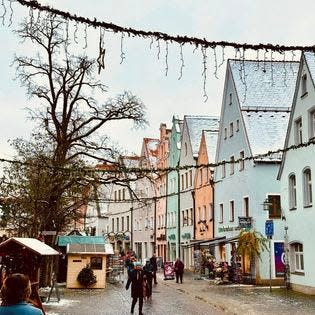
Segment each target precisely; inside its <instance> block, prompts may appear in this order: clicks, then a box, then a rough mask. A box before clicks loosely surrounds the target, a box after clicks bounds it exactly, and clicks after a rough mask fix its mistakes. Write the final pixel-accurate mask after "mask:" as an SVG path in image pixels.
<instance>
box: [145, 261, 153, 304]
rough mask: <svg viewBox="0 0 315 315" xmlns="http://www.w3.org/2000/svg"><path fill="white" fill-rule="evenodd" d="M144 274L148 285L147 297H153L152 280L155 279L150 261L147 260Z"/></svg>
mask: <svg viewBox="0 0 315 315" xmlns="http://www.w3.org/2000/svg"><path fill="white" fill-rule="evenodd" d="M143 275H144V278H145V282H146V284H147V286H146V296H145V297H147V298H151V296H152V280H153V271H152V267H151V264H150V261H148V260H147V261H146V263H145V265H144V267H143Z"/></svg>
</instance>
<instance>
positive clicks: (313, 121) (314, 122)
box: [309, 110, 315, 138]
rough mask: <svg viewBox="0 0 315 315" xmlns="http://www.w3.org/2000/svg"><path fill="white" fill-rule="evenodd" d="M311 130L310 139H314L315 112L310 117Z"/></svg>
mask: <svg viewBox="0 0 315 315" xmlns="http://www.w3.org/2000/svg"><path fill="white" fill-rule="evenodd" d="M309 121H310V122H309V126H310V128H309V130H310V138H314V137H315V110H313V111H311V112H310V116H309Z"/></svg>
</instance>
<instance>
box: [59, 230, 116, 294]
mask: <svg viewBox="0 0 315 315" xmlns="http://www.w3.org/2000/svg"><path fill="white" fill-rule="evenodd" d="M58 245H59V246H61V247H62V246H64V245H66V254H67V279H66V283H67V288H84V286H83V285H81V284H80V283H79V281H78V280H77V277H78V275H79V273H80V271H81V270H82V269H83V268H85V267H86V266H89V267H90V268H91V269H92V270H93V273H94V275H95V276H96V283H95V284H93V285H91V286H89V288H93V289H103V288H105V286H106V256H107V255H111V254H114V252H113V249H112V246H111V245H110V244H106V243H105V240H104V238H103V237H99V236H77V235H76V236H59V238H58Z"/></svg>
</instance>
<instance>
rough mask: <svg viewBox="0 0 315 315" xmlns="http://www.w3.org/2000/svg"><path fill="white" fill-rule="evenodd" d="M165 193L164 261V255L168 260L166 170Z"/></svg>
mask: <svg viewBox="0 0 315 315" xmlns="http://www.w3.org/2000/svg"><path fill="white" fill-rule="evenodd" d="M165 190H166V194H165V246H166V248H165V252H164V260H165V261H166V256H167V260H169V258H170V257H169V243H168V235H167V234H168V233H167V204H168V202H167V200H168V172H166V189H165Z"/></svg>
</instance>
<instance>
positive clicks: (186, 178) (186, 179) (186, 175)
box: [185, 172, 188, 188]
mask: <svg viewBox="0 0 315 315" xmlns="http://www.w3.org/2000/svg"><path fill="white" fill-rule="evenodd" d="M185 183H186V186H185V188H188V172H186V173H185Z"/></svg>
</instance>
